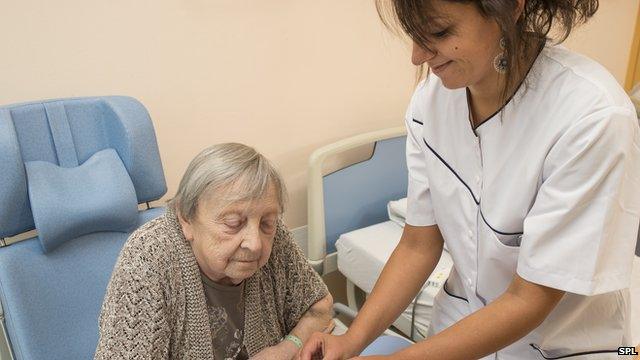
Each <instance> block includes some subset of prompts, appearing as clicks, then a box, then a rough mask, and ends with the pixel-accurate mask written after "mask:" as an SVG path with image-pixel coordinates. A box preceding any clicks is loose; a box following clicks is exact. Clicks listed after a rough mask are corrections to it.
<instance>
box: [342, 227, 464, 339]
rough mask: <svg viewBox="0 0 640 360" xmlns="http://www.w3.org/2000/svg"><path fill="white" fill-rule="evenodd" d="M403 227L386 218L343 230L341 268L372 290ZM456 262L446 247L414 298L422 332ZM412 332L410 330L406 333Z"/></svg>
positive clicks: (408, 316)
mask: <svg viewBox="0 0 640 360" xmlns="http://www.w3.org/2000/svg"><path fill="white" fill-rule="evenodd" d="M401 235H402V227H401V226H400V225H398V224H397V223H395V222H393V221H386V222H382V223H379V224H375V225H371V226H368V227H365V228H361V229H357V230H354V231H351V232H348V233H345V234H342V235H341V236H340V237H339V238H338V241H337V242H336V248H337V250H338V269H339V270H340V272H341V273H342V274H344V276H345V277H347V278H348V279H349V280H351V281H352V282H353V283H354V284H355V285H356V286H357V287H359V288H360V289H362V290H363V291H364V292H366V293H367V294H369V293H371V290H373V286H374V285H375V283H376V280H377V279H378V277H379V276H380V273H381V272H382V268H383V267H384V264H385V263H386V262H387V260H388V259H389V256H391V253H392V252H393V250H394V249H395V247H396V246H397V245H398V242H399V241H400V236H401ZM452 266H453V261H452V260H451V256H450V255H449V253H448V252H447V251H446V250H443V252H442V257H441V258H440V262H439V263H438V265H437V266H436V268H435V270H434V271H433V273H432V274H431V276H430V277H429V279H428V280H427V281H426V282H425V284H424V285H423V287H422V291H421V292H420V294H419V295H418V296H417V299H414V303H415V304H417V306H416V309H415V314H414V315H415V324H416V327H417V330H418V332H419V333H422V334H424V333H426V329H427V328H428V326H429V323H430V320H431V309H432V307H433V299H434V298H435V296H436V294H437V293H438V292H439V291H440V289H441V288H442V286H443V285H444V282H445V281H446V280H447V278H448V277H449V272H450V271H451V267H452ZM412 312H413V303H412V304H411V305H410V306H409V307H408V308H407V309H406V310H405V311H404V313H403V315H402V316H403V317H404V318H406V319H408V320H409V321H411V317H412ZM407 335H409V334H407Z"/></svg>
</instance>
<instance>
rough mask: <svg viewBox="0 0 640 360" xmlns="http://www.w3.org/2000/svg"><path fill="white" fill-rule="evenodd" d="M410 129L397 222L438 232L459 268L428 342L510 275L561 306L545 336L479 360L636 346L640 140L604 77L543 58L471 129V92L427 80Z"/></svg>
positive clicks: (548, 54)
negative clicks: (404, 203)
mask: <svg viewBox="0 0 640 360" xmlns="http://www.w3.org/2000/svg"><path fill="white" fill-rule="evenodd" d="M406 123H407V129H408V136H407V165H408V168H409V187H408V211H407V220H406V222H407V223H408V224H411V225H415V226H426V225H433V224H437V225H438V227H439V229H440V231H441V233H442V235H443V236H444V239H445V243H446V245H447V247H448V249H449V251H450V253H451V255H452V257H453V260H454V264H455V266H454V269H453V271H452V274H451V276H450V278H449V280H448V282H447V283H446V287H445V291H444V292H441V293H440V294H439V295H438V296H437V298H436V304H435V305H434V319H433V323H432V325H431V328H430V330H431V334H433V333H437V332H439V331H441V330H443V329H444V328H446V327H448V326H450V325H451V324H453V323H455V322H457V321H459V320H460V319H462V318H463V317H465V316H467V315H469V314H471V313H473V312H475V311H477V310H479V309H481V308H482V307H484V306H485V305H487V304H489V303H490V302H492V301H494V300H495V299H496V298H498V297H499V296H500V295H501V294H502V293H504V292H505V290H506V289H507V287H508V286H509V284H510V283H511V281H512V279H513V276H514V274H516V273H517V274H518V275H519V276H520V277H522V278H524V279H525V280H528V281H530V282H533V283H537V284H541V285H545V286H549V287H552V288H556V289H561V290H564V291H566V292H567V295H565V297H563V299H562V300H561V301H560V303H559V304H558V306H557V307H556V308H555V309H554V310H553V311H552V312H551V314H550V315H549V316H548V317H547V319H546V320H545V321H544V322H543V323H542V325H540V326H539V327H538V328H536V329H535V330H534V331H532V332H531V333H530V334H529V335H527V336H525V337H524V338H522V339H520V340H519V341H517V342H516V343H514V344H512V345H511V346H509V347H507V348H505V349H503V350H500V351H498V352H497V353H496V354H494V355H491V356H489V357H487V358H486V359H518V360H521V359H545V358H547V359H551V358H564V357H568V355H572V356H571V357H570V358H571V359H615V358H617V349H618V347H619V346H630V345H632V344H630V343H629V342H630V336H631V334H629V331H630V330H629V328H630V324H629V313H630V299H629V289H628V288H629V283H630V274H631V269H632V263H633V256H634V255H633V253H634V249H635V243H636V237H637V233H638V224H639V213H640V156H639V155H640V148H639V144H640V133H639V131H640V130H639V128H638V121H637V118H636V115H635V110H634V108H633V105H632V104H631V102H630V100H629V98H628V97H627V96H626V94H625V93H624V91H623V90H622V89H621V88H620V86H619V85H618V84H617V82H616V80H615V79H614V78H613V77H612V76H611V75H610V74H609V73H608V72H607V71H606V70H605V69H604V68H602V66H600V65H599V64H597V63H595V62H594V61H592V60H589V59H587V58H585V57H583V56H580V55H577V54H575V53H572V52H570V51H568V50H567V49H565V48H563V47H559V46H547V47H545V48H544V49H543V50H542V51H541V53H540V54H539V56H538V58H537V59H536V61H535V62H534V64H533V66H532V68H531V70H530V72H529V74H528V75H527V81H526V85H523V86H521V87H520V89H519V90H518V92H517V93H516V95H515V96H514V97H513V98H512V99H511V100H510V101H509V103H508V104H507V105H506V106H505V108H504V109H503V111H502V112H501V113H500V112H499V113H498V114H496V115H494V116H493V117H491V118H489V119H488V120H487V121H485V122H483V123H482V124H480V125H479V126H478V127H477V128H476V129H475V131H474V130H473V128H472V127H471V124H470V121H469V110H468V105H467V97H466V90H465V89H456V90H449V89H446V88H445V87H444V86H443V85H442V83H441V82H440V79H438V78H437V77H436V76H433V75H430V76H429V77H428V79H427V80H426V81H425V82H423V83H421V84H420V85H419V86H418V88H417V89H416V91H415V93H414V95H413V98H412V100H411V104H410V106H409V110H408V111H407V116H406ZM486 326H488V327H489V326H491V324H486ZM581 353H582V355H580V354H581Z"/></svg>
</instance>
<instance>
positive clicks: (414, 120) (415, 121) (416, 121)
mask: <svg viewBox="0 0 640 360" xmlns="http://www.w3.org/2000/svg"><path fill="white" fill-rule="evenodd" d="M413 122H414V123H418V124H420V125H424V123H422V122H421V121H418V120H416V119H413Z"/></svg>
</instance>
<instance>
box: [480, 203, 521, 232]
mask: <svg viewBox="0 0 640 360" xmlns="http://www.w3.org/2000/svg"><path fill="white" fill-rule="evenodd" d="M479 210H480V217H481V218H482V221H484V223H485V224H487V226H488V227H489V229H491V230H492V231H493V232H495V233H498V234H500V235H522V234H524V233H523V232H514V233H510V232H504V231H500V230H496V229H495V228H494V227H493V226H491V224H489V222H488V221H487V219H486V218H485V217H484V214H483V213H482V206H480V207H479Z"/></svg>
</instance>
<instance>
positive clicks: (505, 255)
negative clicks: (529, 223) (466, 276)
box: [476, 223, 520, 303]
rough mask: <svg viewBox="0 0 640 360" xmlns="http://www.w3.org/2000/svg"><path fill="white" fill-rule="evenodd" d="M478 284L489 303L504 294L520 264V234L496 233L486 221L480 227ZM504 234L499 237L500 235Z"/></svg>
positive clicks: (480, 291)
mask: <svg viewBox="0 0 640 360" xmlns="http://www.w3.org/2000/svg"><path fill="white" fill-rule="evenodd" d="M478 229H479V232H478V286H477V289H476V292H477V293H478V295H480V296H481V297H482V298H483V299H484V300H486V302H487V303H489V302H491V301H493V300H495V299H496V298H497V297H498V296H500V295H502V293H504V292H505V291H506V290H507V288H508V287H509V284H510V283H511V281H512V280H513V276H514V275H515V273H516V268H517V264H518V255H519V254H520V247H519V246H510V245H507V244H505V243H504V242H507V243H517V241H518V240H517V238H518V237H519V236H520V235H501V234H498V233H495V232H494V231H493V230H492V229H491V228H489V226H488V225H487V224H485V223H480V226H479V227H478ZM499 235H500V236H502V238H499V237H498V236H499ZM503 241H504V242H503Z"/></svg>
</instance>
